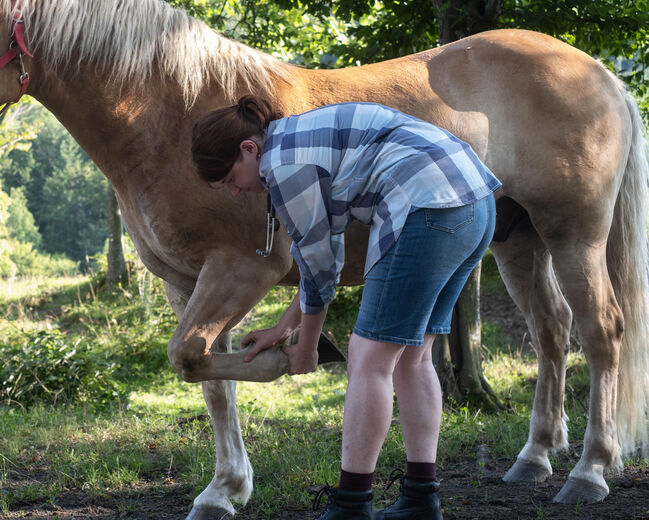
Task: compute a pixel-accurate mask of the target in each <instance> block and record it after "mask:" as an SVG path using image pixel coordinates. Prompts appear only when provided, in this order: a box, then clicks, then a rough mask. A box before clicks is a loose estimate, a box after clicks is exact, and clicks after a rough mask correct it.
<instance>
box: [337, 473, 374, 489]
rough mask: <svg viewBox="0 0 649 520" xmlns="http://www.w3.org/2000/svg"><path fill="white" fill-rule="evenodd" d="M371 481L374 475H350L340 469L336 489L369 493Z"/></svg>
mask: <svg viewBox="0 0 649 520" xmlns="http://www.w3.org/2000/svg"><path fill="white" fill-rule="evenodd" d="M373 480H374V473H352V472H351V471H345V470H344V469H341V470H340V482H339V484H338V487H340V488H341V489H345V490H347V491H369V490H371V489H372V481H373Z"/></svg>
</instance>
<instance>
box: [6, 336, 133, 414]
mask: <svg viewBox="0 0 649 520" xmlns="http://www.w3.org/2000/svg"><path fill="white" fill-rule="evenodd" d="M116 370H117V366H116V364H115V363H114V362H110V361H109V360H107V359H101V357H100V356H99V355H97V354H95V353H94V352H93V350H92V349H91V347H90V346H89V345H88V344H86V343H84V342H83V341H82V340H76V341H74V342H69V341H68V339H67V338H66V336H65V335H63V334H62V333H61V332H60V331H59V330H40V331H30V332H21V333H20V334H18V335H16V336H14V337H12V338H10V340H9V341H8V342H4V343H0V403H5V404H8V405H12V404H19V405H21V406H23V407H28V406H31V405H33V404H35V403H43V402H45V403H50V404H60V403H65V402H72V401H78V402H83V403H87V404H88V406H89V407H90V408H92V409H93V410H100V409H103V408H105V407H106V406H108V405H109V404H110V403H111V402H113V401H115V400H118V399H124V397H125V395H124V388H123V386H122V385H120V384H119V383H118V382H117V381H116V380H115V378H114V377H113V376H114V373H115V372H116Z"/></svg>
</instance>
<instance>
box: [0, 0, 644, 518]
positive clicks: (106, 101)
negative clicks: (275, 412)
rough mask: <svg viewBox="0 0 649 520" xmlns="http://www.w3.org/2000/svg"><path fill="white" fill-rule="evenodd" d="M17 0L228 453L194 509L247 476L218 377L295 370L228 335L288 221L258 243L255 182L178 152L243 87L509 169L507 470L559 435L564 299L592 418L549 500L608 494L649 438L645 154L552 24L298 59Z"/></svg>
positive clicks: (42, 86)
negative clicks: (249, 355) (265, 251)
mask: <svg viewBox="0 0 649 520" xmlns="http://www.w3.org/2000/svg"><path fill="white" fill-rule="evenodd" d="M11 4H12V2H11V1H10V0H0V7H1V13H0V14H1V16H3V17H4V20H5V23H4V24H3V26H2V29H1V30H0V42H7V43H8V42H9V40H10V36H11V35H10V32H11V28H10V27H11V24H10V20H11V18H12V12H11V11H12V7H11ZM20 6H21V8H22V10H23V16H24V33H25V39H26V43H27V48H28V49H29V50H30V51H31V52H32V53H33V54H34V58H33V59H30V58H28V57H25V67H26V70H27V72H28V73H29V75H30V76H31V83H30V85H29V93H30V94H31V95H33V96H34V97H35V98H36V99H38V100H39V101H41V102H42V103H43V104H44V105H45V106H46V107H47V108H48V109H49V110H51V111H52V112H53V113H54V114H55V115H56V117H57V118H58V119H59V120H60V121H61V122H62V123H63V124H64V125H65V126H66V128H67V129H68V130H69V131H70V133H71V134H72V135H73V136H74V137H75V138H76V140H77V141H78V142H79V143H80V145H81V146H82V147H83V148H84V149H85V150H86V151H87V152H88V154H89V155H90V157H92V159H93V160H94V161H95V162H96V163H97V165H98V166H99V167H100V168H101V170H102V171H103V172H104V173H105V174H106V176H107V177H108V178H109V180H110V182H111V183H112V184H113V186H114V187H115V190H116V192H117V196H118V200H119V204H120V207H121V210H122V215H123V217H124V221H125V223H126V227H127V229H128V231H129V233H130V235H131V237H132V239H133V241H134V243H135V244H136V246H137V249H138V251H139V254H140V256H141V257H142V260H143V261H144V263H145V264H146V265H147V267H148V268H149V269H150V270H151V271H152V272H153V273H155V274H156V275H158V276H160V277H161V278H162V279H163V280H164V281H165V287H166V289H167V294H168V296H169V301H170V302H171V305H172V306H173V308H174V310H175V312H176V314H177V315H178V319H179V326H178V328H177V330H176V331H175V333H174V334H173V336H172V338H171V340H170V342H169V358H170V360H171V363H172V365H173V367H174V368H175V370H176V371H177V372H178V374H179V375H180V376H181V377H182V378H183V379H184V380H186V381H202V382H203V383H202V385H203V393H204V396H205V400H206V402H207V407H208V410H209V413H210V416H211V418H212V423H213V427H214V430H215V434H216V435H215V437H216V451H217V457H218V460H217V466H216V472H215V476H214V479H213V480H212V482H211V483H210V484H209V486H208V487H207V488H206V489H205V490H204V491H203V492H202V493H201V494H200V495H199V496H198V497H197V498H196V500H195V501H194V509H193V510H192V513H191V514H190V518H193V519H197V518H220V517H221V515H223V516H227V514H228V513H233V512H234V509H233V507H232V504H231V503H230V499H231V498H232V497H238V498H240V499H241V500H243V501H244V502H245V501H246V500H247V498H248V497H249V495H250V493H251V491H252V469H251V467H250V463H249V462H248V458H247V456H246V453H245V450H244V447H243V444H242V440H241V434H240V430H239V424H238V419H237V410H236V406H235V386H234V383H233V382H232V381H229V380H237V379H248V380H257V381H268V380H272V379H275V378H277V377H279V376H280V375H282V374H283V373H285V371H286V368H287V363H286V358H285V356H284V354H282V353H281V352H279V351H277V350H275V351H268V352H266V353H264V354H262V355H260V356H258V357H257V358H256V359H255V361H253V362H251V363H247V364H244V363H243V362H242V357H243V355H242V354H241V353H231V348H230V346H229V345H228V339H227V338H228V330H229V329H230V328H231V327H232V326H233V325H234V324H236V323H237V322H238V321H239V320H240V319H241V318H242V317H243V316H244V315H245V314H246V313H247V312H248V311H249V310H250V309H251V308H252V307H253V306H254V305H255V303H256V302H257V301H259V299H260V298H262V296H263V295H264V294H266V292H267V291H268V290H269V289H270V288H271V287H272V286H273V285H274V284H277V283H278V282H282V283H295V282H296V281H297V278H296V274H295V272H294V271H291V264H292V261H291V258H290V256H289V238H288V236H287V235H286V233H285V232H281V233H280V234H279V235H278V236H277V239H276V244H275V248H274V250H273V253H272V254H271V255H270V256H269V257H268V258H262V257H260V256H258V255H256V254H255V250H256V248H258V247H260V246H262V245H263V243H264V239H265V238H264V232H265V229H264V224H265V214H264V212H265V204H266V201H265V197H264V196H259V195H241V196H239V197H232V196H231V195H230V194H229V193H228V192H227V190H226V189H216V190H210V189H206V186H205V185H204V184H202V182H201V181H199V180H198V178H197V176H196V174H195V172H194V169H193V166H192V163H191V157H190V153H189V149H190V134H191V129H192V126H193V124H194V122H195V121H196V119H197V118H198V117H199V116H200V115H202V114H204V113H205V112H206V111H208V110H211V109H214V108H216V107H219V106H222V105H225V104H231V103H232V102H233V100H235V99H236V98H237V97H238V96H240V95H242V94H244V93H247V92H255V93H258V94H263V95H266V96H268V97H269V98H271V99H272V100H273V101H274V102H275V103H277V105H278V106H280V107H281V108H282V109H283V110H284V111H285V113H287V114H288V113H298V112H302V111H305V110H307V109H310V108H313V107H316V106H319V105H323V104H326V103H332V102H338V101H346V100H368V101H375V102H379V103H383V104H386V105H389V106H392V107H396V108H398V109H400V110H402V111H404V112H407V113H409V114H413V115H415V116H418V117H419V118H422V119H425V120H427V121H431V122H433V123H435V124H437V125H440V126H442V127H444V128H447V129H448V130H450V131H451V132H453V133H454V134H456V135H458V136H459V137H461V138H462V139H464V140H466V141H468V142H469V143H471V145H472V146H473V148H474V149H475V150H476V152H477V153H478V155H479V156H480V157H481V158H482V159H483V160H484V161H485V162H486V163H487V165H488V166H489V167H490V168H491V169H492V170H493V171H494V172H495V173H496V175H497V176H498V177H499V178H500V179H501V180H502V182H503V188H502V189H501V190H500V193H499V196H500V197H501V198H503V199H502V200H506V201H508V204H506V205H502V204H501V208H505V207H512V206H513V207H514V208H517V210H518V211H516V212H515V213H517V214H518V215H523V217H522V218H519V219H518V220H517V221H513V222H504V223H503V220H502V219H503V218H505V219H508V218H509V212H508V211H505V214H504V215H501V216H499V219H500V222H499V226H500V227H504V228H506V229H507V232H508V236H507V239H506V240H504V241H502V242H499V243H494V244H493V252H494V254H495V256H496V259H497V262H498V266H499V268H500V272H501V274H502V276H503V278H504V279H505V283H506V284H507V288H508V289H509V291H510V294H511V295H512V297H513V298H514V300H515V301H516V303H517V304H518V306H519V307H520V308H521V310H522V311H523V312H524V314H525V316H526V319H527V323H528V326H529V328H530V330H531V332H532V337H533V339H534V341H535V343H536V344H537V345H538V347H539V376H538V384H537V392H536V397H535V401H534V408H533V413H532V420H531V425H530V434H529V439H528V441H527V443H526V444H525V446H524V448H523V449H522V451H521V452H520V455H519V456H518V460H517V461H516V463H515V464H514V465H513V467H512V468H511V469H510V471H509V472H508V473H507V475H506V476H505V480H507V481H524V480H528V481H538V480H542V479H544V478H546V477H547V476H548V475H550V474H551V472H552V469H551V467H550V462H549V459H548V453H549V452H550V451H551V450H556V449H560V448H565V447H566V446H567V428H566V423H565V416H564V411H563V399H564V391H565V390H564V381H565V368H566V354H567V350H568V340H569V333H570V326H571V321H572V316H573V315H574V317H575V320H576V323H577V326H578V330H579V334H580V337H581V343H582V345H583V351H584V353H585V355H586V358H587V360H588V363H589V366H590V374H591V390H590V404H589V418H588V427H587V430H586V436H585V439H584V448H583V453H582V456H581V458H580V460H579V462H578V463H577V465H576V466H575V468H574V469H573V470H572V472H571V473H570V477H569V479H568V481H567V482H566V483H565V485H564V487H563V488H562V490H561V491H560V492H559V494H558V495H557V497H556V500H558V501H561V502H577V501H597V500H601V499H603V498H604V497H605V496H606V495H607V493H608V487H607V485H606V482H605V480H604V477H603V472H604V470H605V469H619V468H620V467H621V458H620V454H621V452H626V453H636V450H637V449H638V448H640V449H642V450H643V451H644V453H646V452H647V448H648V447H649V442H648V439H647V424H646V421H647V408H648V404H647V403H648V399H647V393H648V391H649V383H648V381H647V378H648V377H649V369H648V361H647V359H648V355H647V352H648V351H647V348H646V344H645V341H646V338H647V337H649V331H648V321H647V305H646V303H645V298H646V295H647V286H648V284H647V274H646V269H647V249H646V235H645V221H646V215H647V207H646V198H647V190H646V183H647V174H648V170H649V168H648V166H647V158H646V155H645V152H644V143H643V136H642V134H643V127H642V124H641V120H640V118H639V115H638V110H637V107H636V106H635V104H634V102H633V101H632V100H631V98H630V97H629V95H628V94H627V93H625V91H624V88H623V86H622V84H621V83H620V82H619V81H618V80H617V79H616V78H615V77H613V75H611V74H610V73H609V72H607V71H606V70H605V69H604V67H602V66H601V65H600V64H599V63H597V62H596V61H594V60H593V59H591V58H590V57H588V56H586V55H585V54H583V53H582V52H580V51H578V50H576V49H574V48H572V47H570V46H568V45H566V44H564V43H561V42H559V41H557V40H555V39H553V38H551V37H548V36H545V35H542V34H537V33H533V32H527V31H514V30H504V31H493V32H486V33H482V34H479V35H476V36H472V37H470V38H466V39H464V40H461V41H459V42H456V43H452V44H449V45H446V46H443V47H440V48H437V49H433V50H430V51H426V52H422V53H419V54H415V55H412V56H406V57H404V58H399V59H396V60H391V61H388V62H383V63H377V64H373V65H366V66H362V67H356V68H350V69H343V70H331V71H323V70H304V69H301V68H298V67H294V66H291V65H288V64H285V63H282V62H280V61H278V60H275V59H274V58H272V57H270V56H267V55H264V54H262V53H260V52H257V51H255V50H253V49H250V48H248V47H246V46H244V45H241V44H238V43H236V42H232V41H229V40H227V39H226V38H223V37H222V36H220V35H218V34H216V33H214V32H213V31H211V30H210V29H209V28H208V27H206V26H205V25H203V24H202V23H200V22H198V21H196V20H193V19H192V18H190V17H189V16H187V15H186V14H185V13H183V12H181V11H177V10H174V9H172V8H171V7H169V6H168V5H167V4H165V3H163V2H162V1H161V0H99V1H97V0H68V1H65V2H56V1H54V2H53V1H52V0H20ZM19 72H20V71H19V63H18V61H17V60H14V61H13V62H12V63H10V64H9V65H8V66H6V67H4V68H3V69H2V70H1V71H0V101H8V100H12V99H14V98H15V97H16V96H17V95H18V93H19V91H20V85H19V84H18V82H17V79H18V76H19ZM504 197H507V199H504ZM503 238H505V236H504V235H503ZM365 240H366V234H365V233H364V230H363V229H362V228H350V230H349V231H348V233H347V244H348V250H347V267H346V269H345V271H344V272H343V278H342V282H343V283H359V282H361V281H362V279H361V274H362V273H361V270H362V266H363V254H364V249H365ZM555 274H556V276H555ZM564 294H565V299H564V296H563V295H564ZM616 427H617V429H616ZM620 446H622V450H620Z"/></svg>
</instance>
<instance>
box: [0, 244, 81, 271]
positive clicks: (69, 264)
mask: <svg viewBox="0 0 649 520" xmlns="http://www.w3.org/2000/svg"><path fill="white" fill-rule="evenodd" d="M9 243H10V250H9V258H10V259H11V262H12V263H13V264H14V265H15V270H14V271H15V272H14V273H13V274H14V275H17V276H39V275H42V276H66V275H73V274H74V273H76V272H77V270H78V267H79V264H78V262H75V261H73V260H70V259H69V258H66V257H64V256H62V255H47V254H42V253H39V252H38V251H37V250H36V249H34V246H33V245H32V244H31V243H28V242H18V241H17V240H10V241H9ZM0 274H2V273H1V272H0ZM7 274H8V273H7ZM5 276H6V275H5Z"/></svg>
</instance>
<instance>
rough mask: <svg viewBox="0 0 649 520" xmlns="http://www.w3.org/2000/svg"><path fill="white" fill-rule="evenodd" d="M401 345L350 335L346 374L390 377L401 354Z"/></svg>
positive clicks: (350, 375)
mask: <svg viewBox="0 0 649 520" xmlns="http://www.w3.org/2000/svg"><path fill="white" fill-rule="evenodd" d="M403 349H404V347H403V345H396V344H393V343H383V342H379V341H374V340H371V339H367V338H363V337H361V336H357V335H356V334H352V337H351V338H350V340H349V360H348V362H347V374H348V376H349V377H354V376H356V375H360V374H363V373H369V374H375V375H378V376H380V375H384V376H388V375H391V374H392V373H393V371H394V367H395V366H396V364H397V362H398V361H399V359H400V356H401V355H402V352H403Z"/></svg>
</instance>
